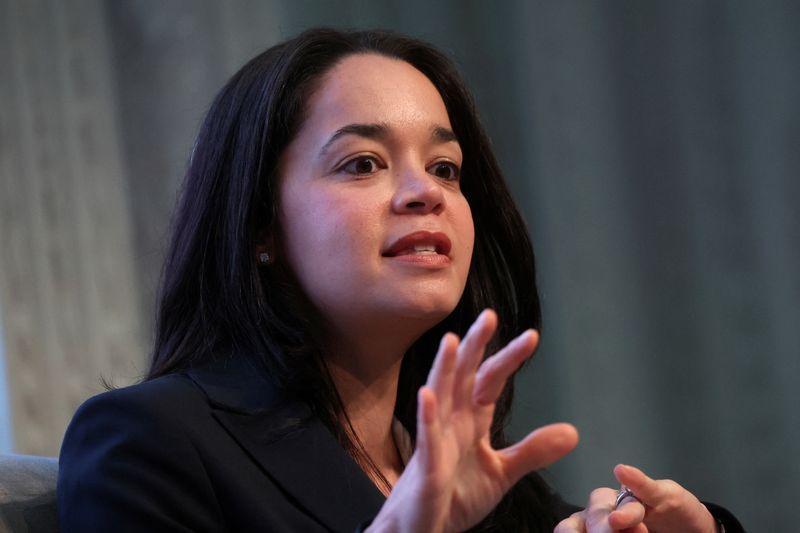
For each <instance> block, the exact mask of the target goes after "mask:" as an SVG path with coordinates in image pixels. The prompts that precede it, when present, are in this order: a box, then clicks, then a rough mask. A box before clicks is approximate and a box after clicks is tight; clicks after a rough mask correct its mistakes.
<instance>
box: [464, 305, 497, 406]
mask: <svg viewBox="0 0 800 533" xmlns="http://www.w3.org/2000/svg"><path fill="white" fill-rule="evenodd" d="M496 329H497V314H495V312H494V311H492V310H491V309H485V310H484V311H483V312H482V313H481V314H480V315H479V316H478V318H477V319H476V320H475V322H474V323H473V324H472V326H471V327H470V328H469V331H467V334H466V335H465V336H464V340H462V341H461V344H460V345H459V346H458V361H457V363H456V377H455V379H456V383H465V384H466V383H471V382H470V380H468V379H467V378H468V377H469V376H470V375H471V374H473V373H474V372H475V369H476V368H478V365H479V364H480V362H481V360H483V354H484V353H485V351H486V344H487V343H488V342H489V340H490V339H491V338H492V335H494V332H495V330H496ZM470 392H471V391H470Z"/></svg>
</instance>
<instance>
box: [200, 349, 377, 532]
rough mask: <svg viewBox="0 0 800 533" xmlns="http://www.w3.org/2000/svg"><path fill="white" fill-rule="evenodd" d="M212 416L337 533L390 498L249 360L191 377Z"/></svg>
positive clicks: (354, 526) (237, 360)
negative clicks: (206, 401) (208, 404)
mask: <svg viewBox="0 0 800 533" xmlns="http://www.w3.org/2000/svg"><path fill="white" fill-rule="evenodd" d="M186 375H187V376H188V377H189V379H191V380H192V381H193V382H194V383H195V384H196V385H197V386H198V387H199V388H200V389H201V390H202V391H203V392H205V394H206V396H207V397H208V399H209V403H210V405H211V410H212V414H213V416H214V418H215V419H216V420H217V421H218V422H219V423H220V424H221V425H222V426H223V427H224V428H225V430H226V431H227V432H228V433H229V434H230V435H231V437H233V439H234V440H235V441H236V442H237V443H238V444H239V446H241V448H242V449H243V450H244V452H245V453H247V455H248V456H250V457H251V458H252V459H253V461H254V463H255V464H256V465H257V466H258V468H259V469H261V470H262V471H263V472H264V474H265V475H267V476H269V477H270V478H271V479H272V480H273V481H274V482H275V483H277V484H279V485H280V486H281V487H282V488H283V489H284V490H286V491H287V492H288V493H289V494H291V496H292V497H293V499H294V500H295V501H296V502H297V504H298V506H299V507H301V508H302V509H303V510H304V511H305V512H306V513H307V514H309V515H311V516H313V517H315V518H316V519H317V520H318V521H319V522H320V523H321V524H322V525H323V526H325V527H327V528H328V529H330V530H332V531H354V530H356V529H357V528H358V527H359V525H360V524H362V523H364V522H365V521H367V520H369V519H371V518H372V517H374V516H375V515H376V514H377V513H378V511H379V510H380V507H381V506H382V505H383V502H384V501H385V498H384V496H383V494H381V492H380V491H379V490H378V488H377V487H376V486H375V485H374V484H373V483H372V481H371V480H370V479H369V478H368V477H367V475H366V474H365V473H364V471H363V470H361V467H359V466H358V465H357V464H356V463H355V461H354V460H353V459H352V458H351V457H350V456H349V455H348V454H347V452H345V451H344V449H343V448H342V447H341V445H340V444H339V443H338V441H337V440H336V438H335V437H334V435H333V434H332V433H331V432H330V431H329V430H328V429H327V428H326V427H325V426H324V425H323V424H322V422H321V421H320V420H319V418H317V417H316V416H315V415H314V413H313V411H312V409H311V408H310V407H309V406H308V405H307V404H306V403H304V402H302V401H298V400H293V399H290V398H287V397H286V396H285V395H284V394H282V393H281V392H280V391H279V390H277V389H276V387H275V386H274V385H273V384H271V382H270V380H269V379H267V378H265V377H264V376H263V373H262V372H260V371H258V370H257V368H256V366H255V364H254V363H253V362H251V361H249V360H248V359H246V358H245V357H234V358H227V359H221V360H218V361H215V362H213V363H210V364H208V365H204V366H202V367H198V368H194V369H191V370H189V371H188V372H186Z"/></svg>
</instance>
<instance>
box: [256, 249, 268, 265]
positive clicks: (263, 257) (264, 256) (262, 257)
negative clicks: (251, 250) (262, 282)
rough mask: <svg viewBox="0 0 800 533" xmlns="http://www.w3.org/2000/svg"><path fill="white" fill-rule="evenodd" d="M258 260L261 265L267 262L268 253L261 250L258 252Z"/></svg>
mask: <svg viewBox="0 0 800 533" xmlns="http://www.w3.org/2000/svg"><path fill="white" fill-rule="evenodd" d="M258 260H259V261H260V262H261V264H262V265H266V264H269V254H268V253H267V252H261V253H260V254H258Z"/></svg>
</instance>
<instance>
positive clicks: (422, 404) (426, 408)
mask: <svg viewBox="0 0 800 533" xmlns="http://www.w3.org/2000/svg"><path fill="white" fill-rule="evenodd" d="M436 404H437V401H436V395H435V394H434V392H433V391H432V390H431V389H430V388H428V387H420V389H419V392H418V393H417V446H416V450H415V453H418V454H419V458H420V461H421V462H422V465H423V467H424V470H425V471H427V472H429V471H431V470H433V468H434V467H435V466H436V465H437V464H439V462H440V460H441V428H440V426H439V416H438V413H437V412H436V411H437V405H436Z"/></svg>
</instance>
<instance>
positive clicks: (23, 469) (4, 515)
mask: <svg viewBox="0 0 800 533" xmlns="http://www.w3.org/2000/svg"><path fill="white" fill-rule="evenodd" d="M57 477H58V459H57V458H55V457H37V456H33V455H16V454H0V533H52V532H54V531H58V514H57V511H56V480H57Z"/></svg>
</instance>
